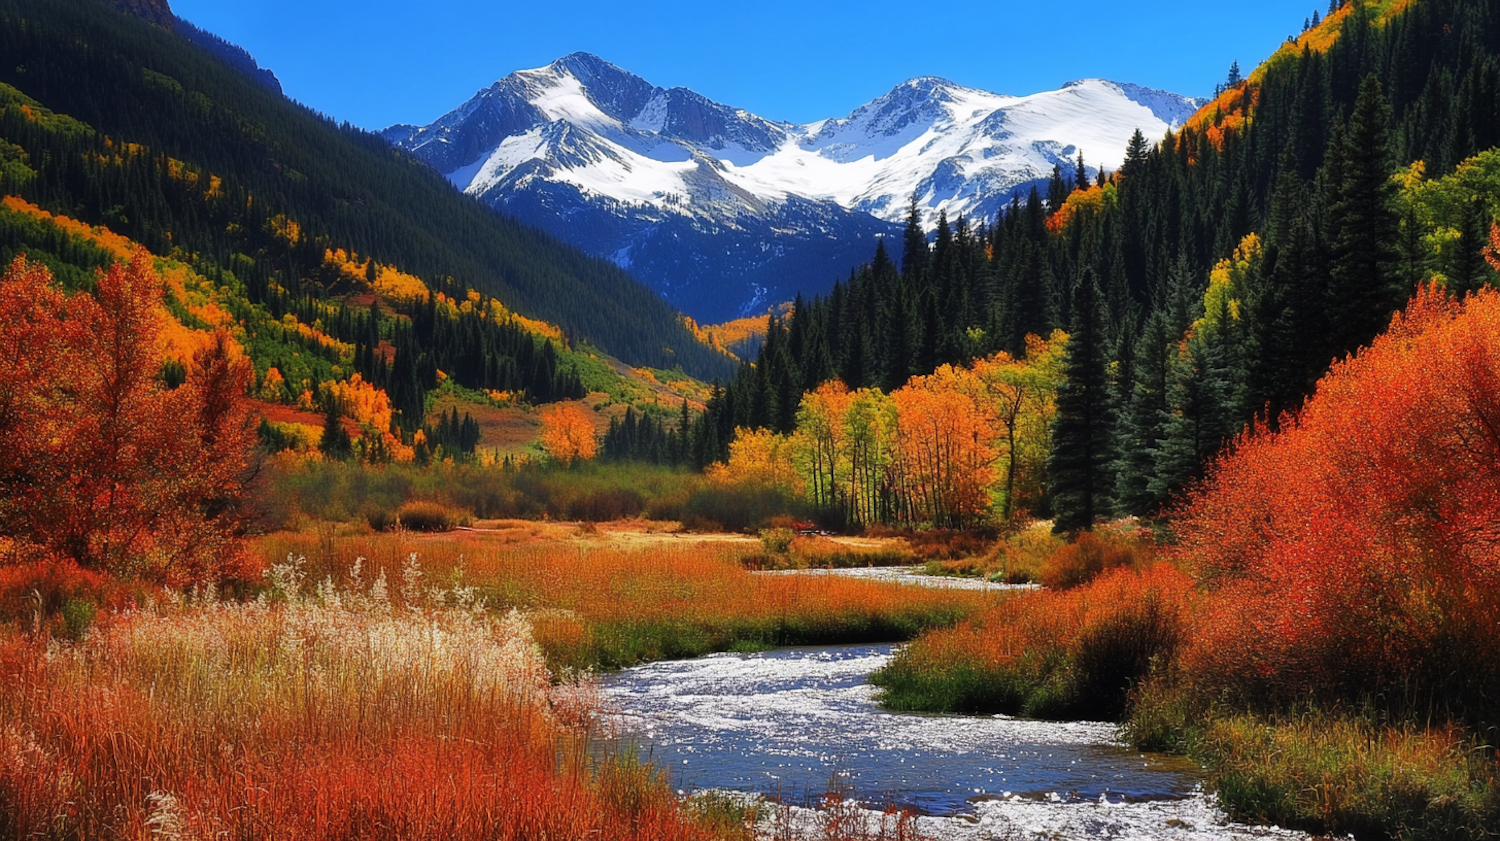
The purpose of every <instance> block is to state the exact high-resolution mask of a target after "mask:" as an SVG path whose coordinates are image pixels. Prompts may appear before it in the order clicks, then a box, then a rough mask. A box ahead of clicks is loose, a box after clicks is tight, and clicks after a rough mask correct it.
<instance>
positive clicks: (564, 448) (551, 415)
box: [541, 403, 599, 464]
mask: <svg viewBox="0 0 1500 841" xmlns="http://www.w3.org/2000/svg"><path fill="white" fill-rule="evenodd" d="M541 445H542V449H543V450H546V451H547V455H549V456H551V457H552V458H553V459H555V460H557V461H560V462H563V463H564V464H567V463H568V462H571V461H574V460H575V459H576V460H583V461H587V460H589V459H591V458H593V457H594V455H595V454H597V453H598V452H599V436H598V432H597V431H596V430H595V429H594V418H593V413H592V412H590V411H589V410H587V409H585V408H583V407H582V406H579V405H578V404H576V403H559V404H556V405H553V406H549V407H547V408H545V409H543V410H542V438H541Z"/></svg>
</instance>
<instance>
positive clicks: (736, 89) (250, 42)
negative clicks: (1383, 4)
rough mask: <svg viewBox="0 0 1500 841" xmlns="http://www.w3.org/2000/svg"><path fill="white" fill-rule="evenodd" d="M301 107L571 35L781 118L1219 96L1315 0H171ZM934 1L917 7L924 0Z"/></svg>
mask: <svg viewBox="0 0 1500 841" xmlns="http://www.w3.org/2000/svg"><path fill="white" fill-rule="evenodd" d="M171 3H172V8H173V9H174V11H176V12H177V14H178V15H179V16H180V17H183V18H186V19H187V20H190V21H192V22H193V23H195V24H197V25H198V26H200V27H202V28H204V29H207V30H209V31H211V32H214V33H216V34H218V35H219V36H221V37H223V38H225V39H227V40H229V41H232V42H234V43H237V44H239V45H240V46H243V47H245V48H246V49H247V50H249V51H250V52H251V54H252V55H254V56H255V57H256V59H257V60H258V61H259V62H260V64H261V65H262V66H265V67H269V68H270V69H271V70H273V71H274V72H275V73H276V75H277V76H278V77H279V78H280V79H281V83H282V86H283V87H284V88H285V89H286V92H287V93H288V94H289V95H290V96H292V97H293V98H294V99H297V100H299V101H301V102H303V103H305V104H307V105H309V106H312V107H313V108H316V109H318V110H320V111H322V112H324V113H326V114H329V115H330V116H332V117H335V118H337V119H340V120H348V121H350V122H352V123H355V124H356V125H360V126H364V127H366V128H383V127H385V126H387V125H389V124H391V123H397V122H406V123H416V124H426V123H428V122H431V121H432V120H433V119H435V118H437V117H438V116H440V115H442V114H444V113H446V112H447V111H449V110H451V109H453V108H454V107H455V106H457V105H459V104H460V103H461V102H463V101H464V100H466V99H468V98H469V97H470V96H472V95H473V94H474V92H475V91H477V90H479V89H480V88H482V87H486V86H488V85H489V84H491V83H492V82H494V81H495V80H496V79H498V78H500V77H502V76H504V75H505V74H507V73H509V72H511V71H512V70H519V69H523V68H529V67H540V66H542V65H544V64H547V63H549V62H551V61H552V60H554V59H556V58H559V57H561V56H563V55H566V54H568V53H570V52H574V51H576V50H583V51H587V52H591V53H595V54H597V55H600V56H602V57H604V58H605V59H607V60H609V61H612V62H614V63H615V64H617V65H619V66H621V67H623V68H625V69H626V70H630V71H632V72H634V73H636V74H638V75H640V76H643V77H644V78H646V79H647V80H648V81H650V82H652V83H653V84H656V85H661V86H663V87H673V86H678V85H680V86H683V87H690V88H693V89H695V90H697V91H699V92H700V93H703V94H704V95H706V96H709V97H711V98H713V99H716V100H718V101H720V102H724V103H727V104H729V105H734V106H737V107H740V108H745V109H748V110H750V111H753V112H755V113H757V114H760V115H761V116H763V117H766V118H769V119H775V120H790V121H794V122H809V121H812V120H816V119H821V118H824V117H840V116H844V115H845V114H847V113H848V112H849V111H851V110H853V109H854V108H855V107H857V106H859V105H861V104H863V103H864V102H867V101H869V100H870V99H873V98H875V97H876V96H879V95H880V94H882V93H885V92H886V91H887V90H889V89H890V88H892V87H893V86H895V85H896V84H898V83H899V82H901V81H903V80H905V79H908V78H911V77H913V76H929V75H930V76H943V77H946V78H948V79H951V80H953V81H955V82H957V83H959V84H963V85H968V86H970V87H976V88H983V89H986V90H991V91H996V92H998V93H1009V94H1026V93H1034V92H1036V91H1040V90H1049V89H1052V88H1056V87H1057V86H1059V85H1061V84H1062V83H1063V82H1067V81H1069V80H1072V79H1079V78H1087V77H1103V78H1107V79H1113V80H1115V81H1122V82H1135V83H1137V84H1141V85H1146V86H1149V87H1155V88H1163V89H1166V90H1171V91H1175V92H1178V93H1182V94H1186V95H1190V96H1207V95H1210V94H1212V93H1213V88H1214V85H1215V83H1217V82H1219V81H1220V80H1222V79H1223V78H1224V76H1225V74H1226V71H1227V70H1228V67H1229V63H1230V61H1231V60H1236V59H1237V60H1238V61H1239V62H1240V64H1241V65H1242V66H1243V67H1245V68H1246V70H1247V72H1248V70H1249V68H1251V67H1253V66H1255V65H1256V64H1258V63H1259V62H1260V60H1261V59H1262V58H1264V57H1265V56H1267V55H1269V54H1270V53H1271V52H1272V51H1274V50H1275V49H1276V47H1277V46H1278V45H1279V44H1280V43H1281V41H1282V40H1284V39H1285V38H1286V36H1287V35H1289V34H1293V33H1295V32H1298V31H1300V30H1301V29H1302V21H1303V19H1304V18H1305V17H1307V16H1309V15H1311V14H1312V12H1313V9H1314V8H1317V9H1319V10H1320V11H1322V10H1326V9H1327V5H1328V4H1327V2H1326V0H1324V2H1321V3H1320V2H1318V0H1258V2H1254V3H1217V2H1205V1H1204V0H1139V2H1132V3H1122V2H1119V0H1114V1H1113V2H1106V1H1105V0H1076V2H1071V3H1062V2H1018V0H995V1H994V2H989V3H919V2H901V3H896V2H888V0H866V2H848V0H846V2H839V3H832V2H823V1H822V0H762V2H756V3H720V2H713V0H707V1H706V2H705V1H704V0H692V2H688V0H646V2H630V0H626V2H621V0H612V2H604V1H603V0H565V2H550V3H549V2H535V1H533V2H515V0H171ZM923 9H927V10H930V11H928V12H926V13H924V12H923V11H922V10H923Z"/></svg>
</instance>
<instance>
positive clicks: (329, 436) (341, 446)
mask: <svg viewBox="0 0 1500 841" xmlns="http://www.w3.org/2000/svg"><path fill="white" fill-rule="evenodd" d="M327 402H328V407H327V410H326V411H325V412H324V413H323V436H322V437H321V438H320V439H319V440H318V449H319V450H320V451H321V452H322V453H323V455H324V456H325V457H326V458H331V459H334V460H336V461H347V460H348V459H349V457H350V456H352V455H354V442H353V441H351V440H350V439H349V431H348V430H347V429H344V423H343V420H342V419H341V418H340V415H339V403H338V400H336V399H334V398H333V397H329V398H328V401H327Z"/></svg>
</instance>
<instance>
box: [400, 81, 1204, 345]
mask: <svg viewBox="0 0 1500 841" xmlns="http://www.w3.org/2000/svg"><path fill="white" fill-rule="evenodd" d="M1197 105H1198V103H1197V101H1195V100H1189V99H1185V98H1183V97H1180V96H1177V95H1175V94H1170V93H1164V92H1161V91H1153V90H1149V89H1145V88H1140V87H1137V86H1134V85H1121V84H1115V83H1112V82H1106V81H1102V80H1085V81H1080V82H1074V83H1071V84H1069V85H1067V86H1065V87H1063V88H1062V89H1061V90H1057V91H1048V92H1044V93H1039V94H1034V95H1031V96H1022V97H1013V96H1002V95H998V94H992V93H987V92H984V91H978V90H973V89H970V88H965V87H962V86H960V85H956V84H954V83H952V82H949V81H946V80H943V79H937V78H930V77H928V78H920V79H913V80H911V81H909V82H906V83H903V84H902V85H899V86H898V87H896V88H895V89H894V90H892V91H891V92H890V93H888V94H886V95H885V96H882V97H880V98H879V99H877V100H875V101H873V102H871V103H869V104H867V105H864V106H862V107H860V108H859V109H856V110H855V111H854V112H853V113H851V114H850V115H849V116H848V117H845V118H843V119H836V120H822V121H818V122H815V123H811V124H807V125H793V124H790V123H784V122H774V121H771V120H767V119H764V118H762V117H759V116H757V115H755V114H751V113H749V112H746V111H743V110H740V109H736V108H732V107H729V106H726V105H722V104H720V103H716V102H713V101H712V100H709V99H707V98H706V97H703V96H702V95H700V94H697V93H695V92H693V91H691V90H687V89H685V88H672V89H662V88H658V87H655V86H653V85H651V84H650V83H649V82H647V81H645V80H644V79H641V78H640V77H638V76H635V75H633V74H631V73H628V72H626V71H625V70H622V69H620V68H619V67H616V66H614V65H613V64H610V63H609V62H606V61H604V60H603V59H600V58H598V57H596V56H592V55H588V54H586V53H575V54H573V55H569V56H566V57H564V58H562V59H559V60H558V61H556V62H553V63H552V64H550V65H548V66H547V67H543V68H539V69H535V70H523V71H517V72H515V73H512V74H510V75H509V76H506V77H505V78H504V79H501V80H500V81H498V82H496V83H495V84H494V85H492V86H491V87H489V88H487V89H485V90H483V91H480V92H479V93H478V94H476V95H475V96H474V97H473V98H472V99H470V100H469V101H468V102H467V103H465V104H464V105H462V106H461V107H459V108H458V109H456V110H454V111H453V112H451V113H450V114H447V115H445V116H444V117H442V118H441V119H439V120H438V121H436V122H434V123H433V124H432V125H430V126H426V127H416V126H407V125H401V126H393V127H391V128H390V129H387V130H386V131H385V132H384V134H385V137H386V138H387V139H389V140H390V141H391V142H393V143H394V144H396V145H397V146H399V147H401V148H403V149H407V150H409V151H411V152H412V153H413V154H415V155H416V156H418V157H420V158H421V159H423V160H425V161H427V162H428V163H430V164H432V166H433V167H434V168H435V169H437V170H438V171H439V172H442V173H443V174H444V175H446V176H447V177H448V178H449V179H450V180H451V181H452V182H453V183H454V184H455V185H457V186H458V187H460V188H461V189H463V190H464V191H465V192H468V193H469V194H470V195H474V196H478V197H480V198H481V199H482V200H483V201H485V202H486V203H488V204H490V205H492V206H494V207H497V208H503V209H504V210H506V211H508V212H511V213H514V214H516V215H517V216H518V217H519V218H522V219H524V220H526V221H529V222H532V223H533V224H538V225H540V226H543V227H546V228H548V229H549V230H552V231H553V232H554V233H557V234H558V235H559V236H561V237H563V238H565V239H568V240H569V241H570V242H574V243H576V244H578V245H580V246H581V247H583V248H585V249H586V250H589V251H591V252H593V253H596V254H601V255H606V256H609V257H610V258H611V259H613V260H614V261H615V262H616V263H618V264H619V265H621V266H625V267H628V268H630V269H631V270H632V272H634V273H635V274H636V275H637V276H638V277H641V278H642V279H644V280H646V281H647V282H648V283H649V284H651V285H652V286H653V287H654V288H656V289H657V290H658V291H661V292H662V293H663V294H664V295H666V296H667V297H668V299H669V300H671V301H673V302H674V303H676V304H677V305H678V306H680V307H682V308H683V309H684V310H685V311H687V312H688V313H689V314H691V315H693V316H695V317H698V318H701V319H706V320H720V319H723V318H728V317H733V316H735V315H740V314H744V313H748V312H755V311H759V310H762V309H764V307H765V305H766V304H767V303H768V302H769V301H768V298H769V299H770V300H771V301H774V300H784V299H789V298H791V297H792V296H793V295H794V294H795V293H796V292H797V291H822V290H824V289H826V288H827V287H828V286H829V284H830V283H831V282H832V281H833V280H834V279H836V278H837V277H838V276H840V275H842V274H843V273H845V272H846V271H847V269H848V267H849V266H850V265H852V264H853V263H855V262H857V261H858V259H859V256H860V255H861V254H863V253H867V248H868V246H867V243H868V242H869V240H870V238H871V237H872V236H874V235H877V234H891V233H895V231H896V228H895V225H896V224H897V223H899V222H900V221H902V220H903V219H904V218H905V215H906V213H907V207H908V202H909V201H910V200H911V198H912V197H916V199H917V201H918V203H919V204H920V206H921V208H922V211H923V214H924V216H925V219H926V221H927V223H928V224H929V225H931V224H933V223H934V222H935V221H936V217H937V216H938V214H939V213H940V212H946V213H947V214H948V215H949V216H953V217H956V216H959V215H965V216H968V217H970V218H973V217H976V216H977V217H982V218H985V219H991V218H993V217H994V216H995V215H996V214H997V212H998V211H999V208H1000V207H1001V206H1002V205H1003V204H1004V203H1006V202H1008V201H1009V199H1010V197H1011V195H1012V194H1013V193H1014V192H1015V191H1017V190H1019V189H1022V188H1024V187H1026V186H1029V185H1030V184H1032V183H1035V182H1037V181H1039V180H1041V179H1044V178H1046V177H1047V176H1048V175H1050V173H1051V172H1052V169H1053V167H1054V166H1062V167H1063V168H1064V169H1066V170H1068V171H1071V170H1072V169H1073V168H1074V161H1075V159H1076V158H1077V156H1078V155H1079V154H1080V152H1082V153H1084V154H1091V155H1092V156H1093V157H1091V158H1089V159H1088V160H1087V161H1086V163H1091V164H1093V165H1094V166H1095V167H1097V166H1099V165H1103V166H1104V167H1106V168H1109V169H1113V168H1116V167H1118V165H1119V164H1120V161H1121V152H1120V150H1122V149H1124V147H1125V143H1126V141H1127V140H1128V139H1129V137H1130V135H1131V134H1132V133H1133V132H1134V131H1135V130H1136V129H1137V128H1139V129H1141V130H1142V131H1144V132H1146V133H1147V134H1148V135H1150V136H1153V137H1156V136H1160V135H1161V134H1162V133H1164V132H1165V131H1166V130H1167V129H1168V128H1170V127H1174V126H1176V125H1179V124H1181V123H1182V122H1183V121H1184V120H1186V119H1187V118H1188V116H1190V115H1191V114H1192V113H1193V111H1194V110H1195V109H1196V108H1197ZM846 244H847V245H846ZM855 244H858V245H857V247H855V248H854V250H852V251H851V250H850V249H849V245H855Z"/></svg>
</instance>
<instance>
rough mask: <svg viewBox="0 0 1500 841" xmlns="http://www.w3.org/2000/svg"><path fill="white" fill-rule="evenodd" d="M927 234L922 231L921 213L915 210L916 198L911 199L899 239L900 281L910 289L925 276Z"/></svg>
mask: <svg viewBox="0 0 1500 841" xmlns="http://www.w3.org/2000/svg"><path fill="white" fill-rule="evenodd" d="M929 259H930V258H929V256H928V250H927V232H926V231H924V230H922V213H921V211H920V210H918V209H917V197H916V196H915V195H913V196H912V198H911V206H910V207H909V208H907V211H906V231H905V232H904V233H903V234H902V237H901V279H902V280H904V281H906V283H907V285H908V286H910V287H911V288H916V287H917V286H918V285H920V284H921V283H922V281H923V279H924V278H926V276H927V265H928V262H929Z"/></svg>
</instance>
